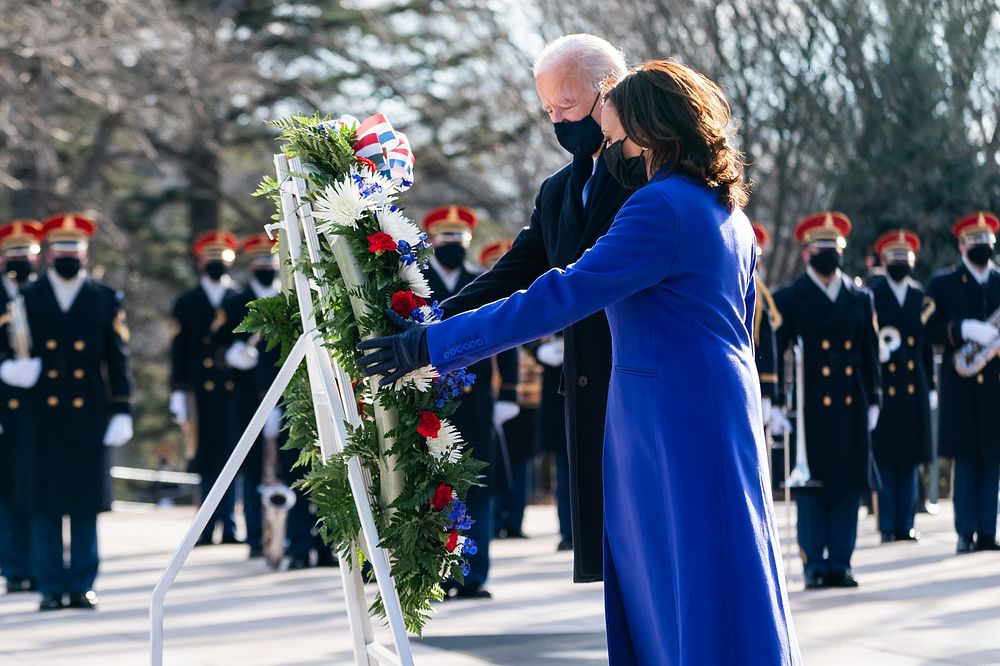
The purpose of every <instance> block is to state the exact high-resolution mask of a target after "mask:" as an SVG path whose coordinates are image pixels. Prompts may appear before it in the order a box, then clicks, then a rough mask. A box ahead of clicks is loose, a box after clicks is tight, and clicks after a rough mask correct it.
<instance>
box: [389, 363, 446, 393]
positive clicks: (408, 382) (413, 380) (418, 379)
mask: <svg viewBox="0 0 1000 666" xmlns="http://www.w3.org/2000/svg"><path fill="white" fill-rule="evenodd" d="M440 376H441V375H439V374H438V371H437V370H436V369H434V366H431V365H428V366H426V367H423V368H417V369H416V370H414V371H413V372H409V373H407V374H405V375H403V376H402V377H400V378H399V379H398V380H396V383H395V384H393V387H392V388H393V390H395V391H399V390H401V389H404V388H413V389H416V390H417V391H420V392H421V393H427V391H429V390H430V389H431V385H432V383H433V380H435V379H437V378H438V377H440Z"/></svg>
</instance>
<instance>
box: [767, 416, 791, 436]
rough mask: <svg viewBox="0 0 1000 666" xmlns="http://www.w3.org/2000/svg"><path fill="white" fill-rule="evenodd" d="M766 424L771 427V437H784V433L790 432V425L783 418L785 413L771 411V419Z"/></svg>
mask: <svg viewBox="0 0 1000 666" xmlns="http://www.w3.org/2000/svg"><path fill="white" fill-rule="evenodd" d="M768 423H769V424H770V426H771V434H772V435H775V436H777V435H784V434H785V433H786V432H791V431H792V424H791V422H790V421H789V420H788V417H787V416H785V413H784V412H783V411H782V410H780V409H772V410H771V418H770V419H768Z"/></svg>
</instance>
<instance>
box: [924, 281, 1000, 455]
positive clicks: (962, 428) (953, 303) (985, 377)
mask: <svg viewBox="0 0 1000 666" xmlns="http://www.w3.org/2000/svg"><path fill="white" fill-rule="evenodd" d="M998 307H1000V273H997V271H996V270H992V271H990V275H989V279H988V280H987V282H986V285H985V286H981V285H980V284H979V283H978V282H976V279H975V278H974V277H973V276H972V273H970V272H969V269H968V268H966V267H965V265H964V264H958V265H957V266H955V267H952V268H949V269H946V270H944V271H941V272H940V273H938V274H936V275H935V276H934V277H933V278H932V279H931V281H930V283H929V284H928V285H927V298H926V300H925V303H924V311H923V317H924V319H925V320H926V322H927V324H926V334H927V338H928V340H929V341H930V342H931V344H935V345H943V346H944V361H943V362H942V363H941V399H940V403H939V406H940V409H941V411H940V413H939V415H938V416H939V418H938V428H939V430H938V433H939V438H938V444H939V450H940V452H941V455H943V456H948V457H954V458H962V459H967V460H987V461H989V462H993V463H995V462H998V461H1000V430H998V429H997V427H996V423H997V411H998V409H1000V359H997V358H993V360H991V361H990V362H989V363H987V364H986V366H985V367H984V368H983V369H982V371H980V372H978V373H976V374H975V375H973V376H972V377H968V378H965V377H961V376H960V375H959V374H958V373H957V372H955V366H954V364H953V360H954V356H955V351H956V350H957V349H958V348H959V347H961V346H962V345H963V344H964V343H965V340H963V339H962V320H964V319H981V320H984V321H985V320H986V319H988V318H989V316H990V315H991V314H993V312H994V311H996V309H997V308H998Z"/></svg>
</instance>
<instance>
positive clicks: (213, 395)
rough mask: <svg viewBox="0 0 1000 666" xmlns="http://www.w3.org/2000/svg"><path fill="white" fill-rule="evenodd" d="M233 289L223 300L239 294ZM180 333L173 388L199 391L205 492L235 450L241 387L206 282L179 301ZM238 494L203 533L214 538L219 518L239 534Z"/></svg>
mask: <svg viewBox="0 0 1000 666" xmlns="http://www.w3.org/2000/svg"><path fill="white" fill-rule="evenodd" d="M236 294H237V292H235V291H234V290H232V289H227V290H226V291H225V294H224V296H223V301H222V302H223V303H224V302H225V301H226V299H228V298H232V297H234V296H236ZM173 314H174V320H175V322H174V325H175V330H174V339H173V342H172V344H171V377H170V384H171V388H172V390H184V391H191V392H193V393H194V398H195V409H196V411H197V419H198V450H197V453H196V454H195V457H194V460H193V461H192V463H191V466H192V468H193V471H195V472H197V473H198V474H199V475H200V476H201V485H200V488H201V497H202V498H205V497H207V496H208V493H209V491H210V490H211V489H212V486H213V485H214V484H215V481H216V479H218V477H219V473H220V472H221V471H222V468H223V467H224V466H225V464H226V461H227V460H228V459H229V455H230V454H231V453H232V450H233V442H232V431H231V428H230V422H231V411H230V410H231V397H232V394H233V392H234V391H235V388H236V383H235V381H234V380H233V377H232V373H231V372H230V371H229V369H228V368H226V367H225V366H224V365H223V360H222V355H223V354H224V353H225V350H223V349H221V348H220V346H219V341H218V334H219V331H220V330H221V329H222V327H223V326H224V325H225V323H226V313H225V310H224V309H223V308H222V305H221V304H220V305H219V307H218V308H216V307H213V306H212V304H211V302H210V301H209V299H208V296H207V295H206V294H205V290H204V289H202V287H201V286H197V287H194V288H193V289H189V290H188V291H186V292H184V293H183V294H181V295H180V296H179V297H178V298H177V301H176V303H175V304H174V313H173ZM235 511H236V495H235V489H234V488H233V487H232V486H230V487H229V488H228V489H227V490H226V493H225V495H223V498H222V501H221V502H220V503H219V506H218V507H217V508H216V510H215V511H214V512H213V513H212V517H211V518H210V519H209V521H208V524H207V525H206V526H205V532H204V533H203V534H202V538H203V539H211V537H212V534H213V532H214V531H215V526H216V524H221V525H222V534H223V538H235V537H236V516H235Z"/></svg>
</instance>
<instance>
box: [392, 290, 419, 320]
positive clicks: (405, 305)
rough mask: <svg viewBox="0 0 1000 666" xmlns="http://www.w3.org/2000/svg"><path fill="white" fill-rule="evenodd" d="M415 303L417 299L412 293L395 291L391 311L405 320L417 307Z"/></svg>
mask: <svg viewBox="0 0 1000 666" xmlns="http://www.w3.org/2000/svg"><path fill="white" fill-rule="evenodd" d="M419 300H423V299H419ZM417 301H418V297H416V296H414V295H413V292H412V291H397V292H396V293H395V294H393V295H392V311H393V312H395V313H396V314H398V315H399V316H400V317H402V318H403V319H406V318H407V317H409V316H410V313H411V312H413V310H414V309H415V308H416V307H417V305H419V303H418V302H417Z"/></svg>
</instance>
